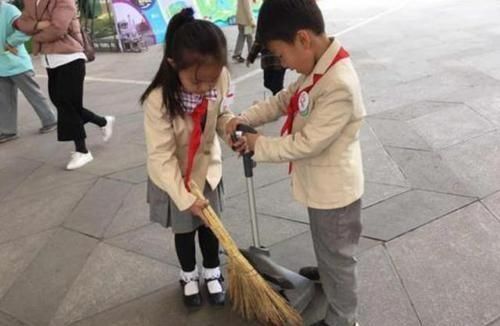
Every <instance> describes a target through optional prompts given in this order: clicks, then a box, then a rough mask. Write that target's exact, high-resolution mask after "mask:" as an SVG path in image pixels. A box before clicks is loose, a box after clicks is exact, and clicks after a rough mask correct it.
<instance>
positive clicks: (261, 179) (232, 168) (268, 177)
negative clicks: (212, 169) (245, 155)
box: [222, 156, 288, 198]
mask: <svg viewBox="0 0 500 326" xmlns="http://www.w3.org/2000/svg"><path fill="white" fill-rule="evenodd" d="M222 173H223V178H224V179H223V181H224V193H225V196H226V198H231V197H233V196H235V195H239V194H242V193H246V191H247V186H246V180H245V174H244V172H243V160H242V159H241V158H237V157H236V156H232V157H229V158H226V159H224V161H223V162H222ZM287 177H288V165H286V164H270V163H259V164H258V165H257V167H256V168H255V169H254V177H253V180H254V186H255V189H258V188H260V187H263V186H265V185H268V184H271V183H274V182H276V181H279V180H283V179H285V178H287Z"/></svg>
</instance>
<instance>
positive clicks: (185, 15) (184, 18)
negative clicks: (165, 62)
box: [165, 8, 195, 57]
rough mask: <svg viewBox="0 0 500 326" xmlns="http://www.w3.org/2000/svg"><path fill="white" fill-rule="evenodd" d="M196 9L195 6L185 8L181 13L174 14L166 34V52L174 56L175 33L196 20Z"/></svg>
mask: <svg viewBox="0 0 500 326" xmlns="http://www.w3.org/2000/svg"><path fill="white" fill-rule="evenodd" d="M194 20H195V18H194V10H193V8H184V9H182V10H181V11H180V12H179V13H177V14H176V15H174V16H173V17H172V19H170V21H169V23H168V27H167V34H166V35H165V53H166V54H167V55H168V56H169V57H172V49H173V43H174V42H173V41H174V36H175V33H176V32H177V31H178V30H179V28H180V27H182V26H183V25H185V24H187V23H190V22H192V21H194Z"/></svg>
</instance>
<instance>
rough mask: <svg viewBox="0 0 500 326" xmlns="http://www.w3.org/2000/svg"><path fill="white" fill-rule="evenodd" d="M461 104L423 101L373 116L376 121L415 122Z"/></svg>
mask: <svg viewBox="0 0 500 326" xmlns="http://www.w3.org/2000/svg"><path fill="white" fill-rule="evenodd" d="M459 104H460V103H453V102H435V101H421V102H416V103H413V104H411V105H405V106H402V107H399V108H396V109H393V110H389V111H385V112H382V113H379V114H375V115H373V118H376V119H390V120H399V121H408V120H413V119H416V118H419V117H422V116H424V115H427V114H432V113H435V112H438V111H440V110H445V109H452V108H455V107H456V106H457V105H459Z"/></svg>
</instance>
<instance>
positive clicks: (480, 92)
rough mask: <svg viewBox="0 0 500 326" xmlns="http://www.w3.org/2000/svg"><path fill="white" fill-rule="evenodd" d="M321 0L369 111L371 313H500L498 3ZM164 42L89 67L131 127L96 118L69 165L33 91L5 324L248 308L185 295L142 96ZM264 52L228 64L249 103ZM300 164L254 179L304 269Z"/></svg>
mask: <svg viewBox="0 0 500 326" xmlns="http://www.w3.org/2000/svg"><path fill="white" fill-rule="evenodd" d="M321 4H322V6H323V7H324V8H325V9H324V10H325V14H326V17H327V20H328V29H329V32H331V33H338V34H340V36H339V38H340V39H341V41H342V42H343V43H344V45H345V47H346V48H347V49H348V50H349V51H350V52H351V54H352V57H353V60H354V63H355V65H356V67H357V69H358V71H359V73H360V77H361V80H362V82H363V88H364V94H365V100H366V104H367V108H368V113H369V117H368V118H367V124H366V126H365V128H364V129H363V132H362V146H363V151H364V164H365V172H366V180H367V187H366V188H367V190H366V194H365V196H364V210H363V217H364V232H363V239H362V245H361V250H360V255H359V260H360V268H359V276H360V297H361V299H360V300H361V306H360V322H361V325H363V326H402V325H405V326H417V325H422V326H500V278H499V277H498V275H500V192H499V190H500V169H499V166H500V147H499V144H500V129H499V128H500V93H499V91H500V60H499V56H500V42H499V41H500V25H499V24H498V17H499V16H500V3H499V2H498V1H495V0H482V1H480V2H477V1H468V0H455V1H438V0H433V1H430V0H424V1H413V2H402V1H398V0H382V1H377V2H376V3H375V2H373V1H368V0H359V1H356V2H352V1H331V2H330V1H329V0H323V1H322V2H321ZM226 34H227V35H228V38H229V40H230V41H229V43H230V44H234V43H233V42H234V39H235V30H234V28H229V29H226ZM160 57H161V48H160V47H156V48H151V49H150V50H149V51H148V52H146V53H142V54H103V55H100V56H99V57H98V59H97V61H96V62H95V63H92V64H90V65H88V77H89V78H88V81H87V84H86V105H87V106H88V107H89V108H92V109H95V110H96V111H98V112H100V113H104V114H115V115H116V116H117V125H116V132H115V135H114V138H113V139H112V141H111V143H110V144H102V143H101V141H100V137H99V132H98V130H97V129H95V128H92V127H89V128H88V130H89V148H90V149H91V150H92V152H93V154H94V157H95V161H94V162H92V163H91V164H89V165H88V166H87V167H85V168H83V169H81V170H79V171H75V172H66V171H64V169H63V168H64V166H65V164H66V161H67V159H68V156H69V151H70V150H71V145H69V144H56V142H55V135H54V134H49V135H38V134H37V133H36V131H37V128H38V127H39V126H38V121H37V118H36V116H35V115H34V114H33V111H32V110H31V108H30V107H29V106H28V104H27V103H26V101H25V100H24V99H22V100H21V108H20V118H19V125H20V131H21V132H20V136H21V137H20V138H19V139H18V140H16V141H13V142H10V143H6V144H3V145H0V181H1V182H0V207H1V210H0V225H1V228H0V325H2V326H3V325H6V326H7V325H8V326H13V325H16V326H19V325H33V326H45V325H50V326H61V325H74V326H91V325H93V326H96V325H99V326H101V325H103V326H124V325H127V326H128V325H140V326H146V325H151V326H152V325H162V326H163V325H200V326H205V325H231V326H232V325H245V324H246V323H245V322H243V321H242V320H240V319H239V318H238V316H236V315H235V314H233V313H231V312H230V311H229V309H228V308H226V309H222V310H213V309H210V308H208V307H207V308H203V309H201V310H200V311H198V312H194V313H188V312H187V311H186V310H185V308H184V307H183V306H182V304H181V303H180V292H179V287H178V282H177V273H178V268H177V266H178V263H177V260H176V257H175V254H174V249H173V241H172V235H171V234H170V232H169V231H167V230H164V229H162V228H161V227H158V226H157V225H155V224H151V223H150V222H149V221H148V217H147V205H146V204H145V180H146V175H145V169H144V161H145V148H144V139H143V130H142V113H141V110H140V108H139V106H138V104H137V99H138V97H139V95H140V94H141V92H142V91H143V89H144V87H145V82H144V81H147V80H150V78H151V77H152V75H153V73H154V71H155V68H156V67H157V65H158V61H159V59H160ZM257 68H258V66H254V67H251V68H246V67H244V66H241V65H240V66H233V67H231V69H232V72H233V77H234V78H235V79H236V80H237V81H238V95H239V97H238V100H237V102H236V105H235V111H240V110H242V109H244V108H245V106H247V105H248V104H249V103H251V102H252V101H253V100H255V99H259V98H263V97H264V96H266V94H267V93H265V92H264V89H263V88H262V86H261V84H262V83H261V75H260V73H259V72H257V73H256V74H253V75H247V74H249V73H251V72H252V71H253V70H255V69H257ZM38 71H39V73H40V76H39V81H40V82H41V84H45V83H46V79H45V78H44V77H43V71H42V70H41V69H38ZM288 78H293V74H289V76H288ZM44 88H45V87H44ZM276 129H277V126H276V125H274V126H270V127H266V128H265V129H264V132H265V133H276ZM224 163H225V184H226V210H225V214H224V220H225V223H226V225H227V227H228V228H229V229H230V230H231V232H232V234H233V235H234V237H235V238H236V239H237V240H238V242H239V244H240V245H241V246H243V247H245V246H248V245H249V244H250V241H251V240H250V232H249V225H248V213H247V202H246V194H245V186H244V180H243V177H242V171H241V162H240V161H238V160H237V158H236V157H234V155H232V154H231V153H229V151H227V150H226V151H225V160H224ZM286 170H287V168H286V166H285V165H281V166H279V165H277V166H273V165H261V166H259V168H258V169H257V171H256V173H257V176H256V184H257V187H258V189H257V192H256V194H257V202H258V206H259V215H260V223H261V232H262V239H263V242H264V244H266V245H267V246H269V247H270V248H271V249H272V253H273V257H274V258H275V259H276V260H277V261H278V262H280V263H282V264H284V265H286V266H289V267H290V268H294V269H296V268H298V267H300V266H302V265H306V264H311V263H314V255H313V252H312V248H311V241H310V235H309V232H308V225H307V218H306V215H305V209H304V208H303V207H300V206H299V205H297V204H296V203H294V202H293V201H292V200H291V197H290V194H289V189H288V184H289V182H288V180H287V174H286Z"/></svg>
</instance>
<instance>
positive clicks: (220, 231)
mask: <svg viewBox="0 0 500 326" xmlns="http://www.w3.org/2000/svg"><path fill="white" fill-rule="evenodd" d="M190 188H191V193H193V194H194V195H195V196H196V197H198V198H199V199H203V200H205V198H204V196H203V193H202V192H201V191H200V188H199V187H198V186H197V185H196V183H195V182H193V181H191V182H190ZM202 213H203V217H204V218H205V222H206V223H207V224H208V226H209V227H210V229H211V230H212V231H213V232H214V234H215V236H216V237H217V239H219V242H220V244H221V245H222V247H223V248H224V249H225V250H226V253H227V256H228V258H229V262H228V275H229V287H228V293H229V298H230V299H231V302H232V305H233V310H235V311H237V312H238V313H239V314H240V315H242V316H243V317H244V318H245V319H256V320H258V321H259V322H260V323H262V324H264V325H273V326H284V325H287V326H299V325H303V321H302V317H301V316H300V314H299V313H298V312H297V311H296V310H295V309H293V307H291V306H290V305H289V304H288V302H287V301H286V300H285V298H283V297H282V296H281V295H280V294H279V293H277V292H276V291H275V290H274V289H273V288H272V287H271V286H270V285H269V284H268V283H267V282H266V281H265V280H264V279H263V278H262V276H261V275H260V274H259V273H257V271H256V270H255V269H254V268H253V266H252V265H250V263H249V262H248V261H247V260H246V258H245V257H244V256H243V255H242V254H241V252H240V250H239V248H238V246H237V245H236V243H235V242H234V240H233V239H232V238H231V236H230V235H229V232H227V230H226V228H225V227H224V225H223V224H222V222H221V221H220V219H219V217H218V216H217V214H216V213H215V212H214V210H213V209H212V207H210V206H208V207H207V208H205V209H203V210H202Z"/></svg>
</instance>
